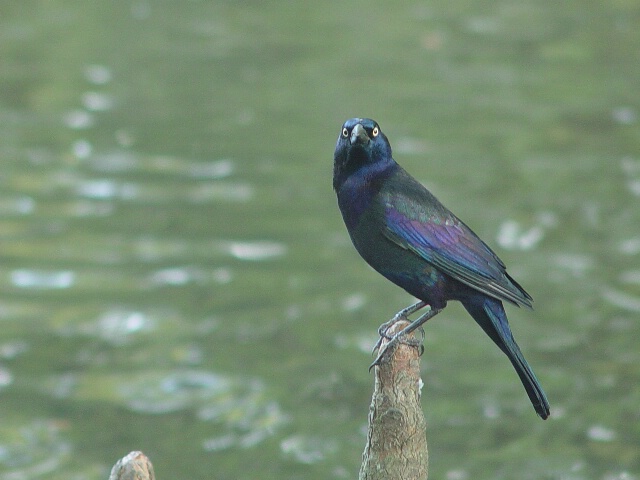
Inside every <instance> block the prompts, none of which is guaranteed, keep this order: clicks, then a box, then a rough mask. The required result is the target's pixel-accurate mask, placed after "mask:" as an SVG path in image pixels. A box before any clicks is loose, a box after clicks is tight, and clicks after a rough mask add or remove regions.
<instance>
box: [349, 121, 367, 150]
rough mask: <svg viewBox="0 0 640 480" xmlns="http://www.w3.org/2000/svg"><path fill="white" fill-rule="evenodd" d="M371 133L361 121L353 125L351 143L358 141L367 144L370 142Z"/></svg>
mask: <svg viewBox="0 0 640 480" xmlns="http://www.w3.org/2000/svg"><path fill="white" fill-rule="evenodd" d="M369 140H370V139H369V135H368V134H367V131H366V130H365V128H364V127H363V126H362V125H360V124H359V123H358V124H357V125H356V126H355V127H353V130H351V138H350V141H351V145H353V144H356V143H360V144H363V145H365V144H367V143H369Z"/></svg>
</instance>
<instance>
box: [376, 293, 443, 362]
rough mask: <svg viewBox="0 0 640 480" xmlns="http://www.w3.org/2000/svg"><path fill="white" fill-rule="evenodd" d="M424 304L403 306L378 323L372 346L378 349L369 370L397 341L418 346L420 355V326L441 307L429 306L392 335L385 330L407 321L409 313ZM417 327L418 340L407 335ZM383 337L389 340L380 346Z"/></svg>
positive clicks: (396, 344)
mask: <svg viewBox="0 0 640 480" xmlns="http://www.w3.org/2000/svg"><path fill="white" fill-rule="evenodd" d="M425 306H427V304H426V303H425V302H422V301H420V302H418V303H416V304H414V305H411V306H410V307H407V308H405V309H404V310H401V311H399V312H398V313H397V314H396V315H395V316H394V317H393V318H392V319H391V320H389V321H388V322H385V323H383V324H382V325H380V328H379V329H378V333H379V334H380V338H379V339H378V341H377V342H376V344H375V346H374V348H373V351H374V352H375V351H376V350H378V356H377V357H376V359H375V360H374V361H373V363H372V364H371V365H370V366H369V371H371V369H372V368H373V367H375V366H376V365H380V362H381V361H382V358H383V357H384V356H385V355H386V354H387V353H388V351H389V349H391V351H392V350H393V349H394V348H396V347H397V346H398V344H399V343H404V344H405V345H410V346H414V347H418V348H419V349H420V355H422V353H423V352H424V346H423V345H422V342H423V340H424V329H423V328H422V325H423V324H424V323H425V322H426V321H427V320H429V319H430V318H431V317H434V316H435V315H437V314H438V313H440V311H441V310H442V309H441V308H435V309H434V308H431V307H430V308H429V311H427V312H426V313H424V314H423V315H421V316H420V317H419V318H418V319H417V320H414V321H413V322H411V323H410V324H409V325H407V326H405V327H404V328H403V329H402V330H400V331H399V332H398V333H396V334H394V335H393V336H390V335H389V334H388V333H387V332H388V331H389V329H390V328H391V327H392V326H393V325H395V324H396V323H397V322H399V321H400V320H406V321H408V316H409V315H411V314H412V313H415V312H417V311H418V310H420V309H421V308H423V307H425ZM418 329H419V330H420V333H421V338H420V340H418V339H416V338H415V337H409V336H408V335H409V334H410V333H412V332H414V331H416V330H418ZM383 339H387V340H389V341H388V342H387V343H386V344H385V345H384V347H382V348H381V346H382V340H383Z"/></svg>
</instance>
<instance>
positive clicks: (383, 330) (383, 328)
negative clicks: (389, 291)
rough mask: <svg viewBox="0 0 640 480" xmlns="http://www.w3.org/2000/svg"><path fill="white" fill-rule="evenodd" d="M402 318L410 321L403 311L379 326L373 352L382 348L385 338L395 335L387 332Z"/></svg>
mask: <svg viewBox="0 0 640 480" xmlns="http://www.w3.org/2000/svg"><path fill="white" fill-rule="evenodd" d="M400 320H407V321H408V318H407V317H406V315H403V312H399V313H397V314H396V315H394V317H393V318H392V319H391V320H389V321H388V322H384V323H383V324H382V325H380V326H379V327H378V335H379V338H378V341H377V342H376V344H375V345H374V346H373V348H372V349H371V353H374V352H375V351H376V350H378V349H379V348H380V345H382V340H383V339H387V340H392V339H393V336H391V335H389V334H388V333H387V332H388V331H389V329H390V328H391V327H392V326H393V325H395V324H396V323H398V322H399V321H400ZM369 370H371V368H369Z"/></svg>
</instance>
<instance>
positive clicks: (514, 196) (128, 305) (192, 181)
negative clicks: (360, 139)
mask: <svg viewBox="0 0 640 480" xmlns="http://www.w3.org/2000/svg"><path fill="white" fill-rule="evenodd" d="M639 22H640V4H638V2H637V1H635V0H616V1H613V2H577V1H562V2H548V1H541V0H525V1H514V0H504V1H493V0H491V1H489V0H476V1H469V0H466V1H456V0H453V1H452V0H446V1H443V0H432V1H429V2H424V1H415V0H413V1H399V2H365V1H360V0H356V1H352V2H338V1H331V0H318V1H315V2H308V3H307V2H273V1H260V2H257V1H256V2H252V1H247V2H223V1H220V2H213V1H188V2H185V1H162V2H153V1H145V0H137V1H120V0H117V1H112V2H97V1H70V0H59V1H58V0H55V1H51V0H48V1H44V0H41V1H31V0H29V1H4V2H2V4H1V5H0V125H1V128H0V165H1V170H0V418H2V424H1V425H0V479H27V478H34V479H37V478H47V479H90V480H93V479H105V478H107V476H108V472H109V469H110V468H111V465H112V464H113V463H114V462H115V460H117V459H118V458H119V457H121V456H123V455H124V454H126V453H127V452H129V451H130V450H134V449H136V450H143V451H144V452H145V453H146V454H147V455H149V457H150V458H151V460H152V461H153V463H154V465H155V468H156V474H157V476H158V479H160V480H162V479H169V478H184V479H204V478H217V479H239V478H242V479H252V478H255V479H257V478H260V479H270V478H273V479H276V478H277V479H301V478H304V479H326V478H336V479H342V478H344V479H346V478H355V477H356V475H357V472H358V468H359V466H360V461H361V453H362V451H363V449H364V444H365V436H364V432H365V430H366V421H367V413H368V406H369V400H370V394H371V390H372V381H373V376H372V375H371V374H369V372H368V371H367V367H368V365H369V363H370V362H371V361H372V357H371V355H370V348H371V346H372V345H373V344H374V342H375V340H376V335H377V334H376V330H377V327H378V325H379V324H380V323H382V322H384V321H385V320H388V319H389V318H390V317H391V316H392V315H393V314H394V313H395V312H396V311H398V310H399V309H400V308H402V307H404V306H406V305H408V304H409V303H411V301H412V298H410V297H409V296H408V295H407V294H406V293H404V292H403V291H402V290H400V289H399V288H397V287H395V286H394V285H392V284H390V283H389V282H387V281H386V280H384V279H383V278H382V277H380V276H379V275H378V274H376V273H374V272H373V271H372V270H370V269H369V268H368V267H367V266H366V265H365V263H364V262H363V261H362V260H361V259H360V258H359V257H358V255H357V254H356V252H355V250H354V248H353V247H352V245H351V243H350V241H349V238H348V236H347V233H346V229H345V227H344V225H343V224H342V219H341V217H340V214H339V211H338V209H337V205H336V201H335V195H334V192H333V191H332V188H331V176H332V161H333V149H334V145H335V141H336V139H337V136H338V133H339V131H340V127H341V125H342V123H343V121H344V120H345V119H347V118H350V117H354V116H367V117H372V118H374V119H376V120H377V121H378V122H380V124H381V126H382V129H383V131H384V132H385V133H386V134H387V135H388V137H389V138H390V140H391V143H392V146H393V148H394V156H395V158H396V160H398V161H399V162H400V163H401V164H402V165H403V166H404V167H405V168H406V169H407V170H409V172H411V173H412V174H413V175H414V176H415V177H417V178H418V179H419V180H421V181H422V182H423V183H424V184H425V185H427V186H428V187H429V188H430V189H431V190H432V192H433V193H434V194H435V195H436V196H437V197H438V198H439V199H440V200H441V201H443V203H445V204H446V205H447V206H448V207H449V208H450V209H452V210H453V211H454V212H455V213H456V214H457V215H458V216H460V217H461V218H462V219H463V220H464V221H465V222H466V223H468V224H469V225H470V226H471V227H472V228H473V229H474V230H475V231H476V232H477V233H478V234H479V235H480V236H481V237H482V238H484V239H485V240H486V241H487V243H489V244H490V245H491V246H492V247H494V249H495V250H496V251H497V252H498V254H499V255H500V256H501V257H502V259H503V260H504V261H505V262H506V263H507V265H508V266H509V272H510V273H511V274H512V275H513V276H514V277H515V278H516V279H517V280H518V282H520V283H521V284H522V285H523V286H524V287H525V288H526V289H527V290H528V291H529V292H530V293H531V294H532V296H533V297H534V299H535V301H536V303H535V310H534V311H533V312H531V311H526V310H520V309H517V308H514V307H508V308H507V311H508V314H509V318H510V320H511V324H512V327H513V330H514V334H515V336H516V338H517V340H518V342H519V343H520V346H521V347H522V349H523V351H524V353H525V355H526V357H527V359H528V360H529V362H530V363H531V365H532V366H533V368H534V370H535V372H536V373H537V375H538V377H539V378H540V381H541V383H542V385H543V386H544V388H545V390H546V392H547V394H548V397H549V400H550V402H551V405H552V416H551V418H550V419H549V420H548V421H546V422H543V421H541V420H540V419H539V418H538V417H537V416H536V415H535V412H534V411H533V409H532V407H531V405H530V403H529V400H528V399H527V397H526V395H525V392H524V390H523V388H522V386H521V384H520V382H519V380H518V378H517V376H516V374H515V373H514V371H513V370H512V368H511V365H510V364H509V362H508V361H507V359H506V357H504V355H503V354H502V353H501V352H500V351H499V350H498V349H497V348H496V347H495V346H494V345H493V344H492V343H491V341H490V340H489V339H488V338H487V337H486V336H485V335H484V334H483V333H482V332H481V330H480V329H479V328H478V327H477V326H476V324H475V323H474V322H473V320H472V319H471V318H470V317H469V316H468V315H467V314H466V312H464V310H463V309H462V308H461V307H460V306H459V305H457V304H450V306H449V308H447V310H446V311H445V312H444V313H442V314H440V315H439V316H438V317H437V318H436V319H434V320H433V321H432V322H429V324H428V325H427V327H426V339H425V348H426V350H425V354H424V356H423V358H422V366H423V378H424V382H425V387H424V390H423V398H422V401H423V407H424V410H425V414H426V417H427V421H428V441H429V450H430V452H429V453H430V460H431V462H430V463H431V465H430V473H431V475H430V478H434V479H445V480H466V479H489V478H491V479H513V478H519V479H565V480H566V479H568V480H573V479H602V480H632V479H638V478H640V385H639V384H640V348H639V347H638V339H639V338H640V322H639V313H640V153H639V150H640V149H639V147H640V126H639V122H638V115H639V113H640V110H639V109H640V88H639V85H640V29H638V25H639Z"/></svg>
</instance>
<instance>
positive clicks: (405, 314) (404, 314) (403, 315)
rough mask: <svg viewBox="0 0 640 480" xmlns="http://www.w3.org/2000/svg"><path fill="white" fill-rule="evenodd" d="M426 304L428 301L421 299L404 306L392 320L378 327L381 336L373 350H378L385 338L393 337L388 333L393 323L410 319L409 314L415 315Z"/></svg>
mask: <svg viewBox="0 0 640 480" xmlns="http://www.w3.org/2000/svg"><path fill="white" fill-rule="evenodd" d="M426 306H427V302H423V301H422V300H420V301H419V302H417V303H414V304H413V305H410V306H408V307H407V308H403V309H402V310H400V311H399V312H398V313H396V314H395V315H394V316H393V318H392V319H391V320H389V321H387V322H384V323H383V324H382V325H380V326H379V327H378V335H380V338H378V341H377V342H376V344H375V345H374V346H373V349H372V352H375V351H376V350H378V348H380V344H381V343H382V339H383V338H386V339H391V337H389V336H388V335H387V330H389V328H390V327H391V325H393V324H395V323H396V322H399V321H400V320H408V318H409V315H413V314H414V313H416V312H417V311H418V310H420V309H421V308H424V307H426Z"/></svg>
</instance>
